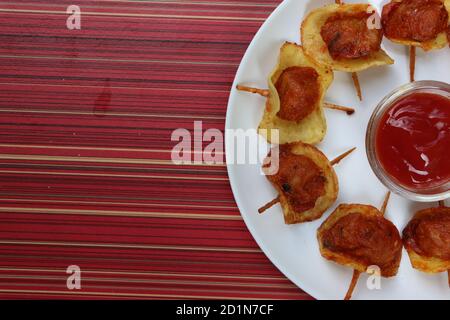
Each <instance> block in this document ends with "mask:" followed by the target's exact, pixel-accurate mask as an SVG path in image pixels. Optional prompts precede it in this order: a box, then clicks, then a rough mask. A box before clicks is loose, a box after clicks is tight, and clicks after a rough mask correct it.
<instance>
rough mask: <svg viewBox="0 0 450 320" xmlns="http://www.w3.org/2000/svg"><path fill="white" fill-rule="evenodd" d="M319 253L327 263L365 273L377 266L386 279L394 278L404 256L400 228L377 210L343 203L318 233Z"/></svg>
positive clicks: (366, 206) (367, 206)
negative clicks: (328, 261) (371, 267)
mask: <svg viewBox="0 0 450 320" xmlns="http://www.w3.org/2000/svg"><path fill="white" fill-rule="evenodd" d="M317 238H318V241H319V247H320V253H321V254H322V256H323V257H324V258H326V259H328V260H331V261H334V262H336V263H338V264H341V265H344V266H348V267H351V268H353V269H355V270H357V271H359V272H366V271H367V269H368V267H370V266H373V265H375V266H378V267H379V268H380V271H381V275H382V276H383V277H392V276H395V275H396V274H397V272H398V268H399V266H400V260H401V256H402V240H401V237H400V234H399V232H398V230H397V228H396V227H395V226H394V225H393V224H392V222H390V221H389V220H387V219H385V218H384V217H383V214H382V213H381V212H380V211H379V210H378V209H377V208H375V207H372V206H369V205H361V204H341V205H339V206H338V208H337V209H336V210H335V211H334V212H333V213H332V214H331V215H330V217H328V219H327V220H325V222H324V223H323V224H322V225H321V226H320V228H319V230H318V232H317Z"/></svg>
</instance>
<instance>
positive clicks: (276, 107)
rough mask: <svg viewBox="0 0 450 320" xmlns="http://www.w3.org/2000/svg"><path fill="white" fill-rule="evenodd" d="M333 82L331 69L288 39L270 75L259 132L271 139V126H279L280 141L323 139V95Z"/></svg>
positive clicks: (324, 129)
mask: <svg viewBox="0 0 450 320" xmlns="http://www.w3.org/2000/svg"><path fill="white" fill-rule="evenodd" d="M332 82H333V72H332V70H330V69H329V68H327V67H325V66H322V65H319V64H318V63H316V62H315V61H314V60H313V59H311V58H310V57H309V56H308V55H307V54H305V53H304V51H303V48H302V47H301V46H299V45H296V44H294V43H289V42H286V43H285V44H284V45H283V46H282V47H281V50H280V56H279V61H278V65H277V67H276V68H275V70H274V71H273V72H272V74H271V75H270V76H269V96H268V100H267V103H266V108H265V112H264V116H263V119H262V120H261V123H260V124H259V128H258V131H259V133H260V134H262V135H263V136H264V137H266V139H267V140H268V141H269V142H271V143H272V136H271V131H270V130H272V129H278V130H279V143H280V144H284V143H291V142H297V141H301V142H304V143H311V144H316V143H319V142H320V141H322V139H323V138H324V137H325V134H326V131H327V124H326V119H325V115H324V112H323V104H324V97H325V93H326V91H327V89H328V87H329V86H330V85H331V83H332ZM277 89H278V90H277ZM299 95H300V96H302V97H301V98H298V96H299ZM280 96H281V99H280ZM282 102H283V105H282V104H281V103H282Z"/></svg>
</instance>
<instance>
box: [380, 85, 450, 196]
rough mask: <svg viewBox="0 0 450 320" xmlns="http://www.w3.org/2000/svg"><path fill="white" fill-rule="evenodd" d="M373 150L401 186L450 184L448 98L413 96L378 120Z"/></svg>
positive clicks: (449, 104)
mask: <svg viewBox="0 0 450 320" xmlns="http://www.w3.org/2000/svg"><path fill="white" fill-rule="evenodd" d="M375 140H376V141H375V149H376V150H375V151H376V154H377V157H378V160H379V161H380V163H381V165H382V167H383V168H384V170H385V171H386V172H387V173H388V174H389V175H390V176H391V177H393V178H395V180H397V181H398V182H399V183H400V184H401V185H403V186H404V187H407V188H409V189H414V190H420V189H427V188H431V187H435V186H442V185H444V184H445V183H448V182H449V181H450V99H448V98H446V97H444V96H441V95H437V94H432V93H412V94H410V95H408V96H406V97H404V98H401V99H400V100H399V101H396V102H395V103H394V104H393V105H392V106H391V107H390V108H389V109H388V110H387V111H386V112H385V113H384V114H383V115H382V117H381V119H380V122H379V125H378V129H377V132H376V139H375Z"/></svg>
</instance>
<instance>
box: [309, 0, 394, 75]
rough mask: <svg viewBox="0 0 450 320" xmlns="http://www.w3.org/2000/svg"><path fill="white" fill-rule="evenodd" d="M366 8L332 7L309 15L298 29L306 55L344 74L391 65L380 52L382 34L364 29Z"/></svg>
mask: <svg viewBox="0 0 450 320" xmlns="http://www.w3.org/2000/svg"><path fill="white" fill-rule="evenodd" d="M369 8H370V5H369V4H331V5H328V6H325V7H323V8H319V9H316V10H314V11H312V12H311V13H310V14H309V15H308V16H307V17H306V19H305V20H304V21H303V23H302V26H301V34H302V43H303V46H304V49H305V51H306V53H307V54H309V55H311V56H312V57H314V58H315V59H316V60H317V61H318V62H320V63H322V64H325V65H326V66H329V67H330V68H332V69H333V70H340V71H346V72H358V71H362V70H365V69H368V68H371V67H375V66H381V65H386V64H393V63H394V60H392V59H391V58H390V57H389V56H388V55H387V54H386V52H384V51H383V50H382V49H381V48H380V43H381V40H382V30H370V29H369V28H368V27H367V19H368V16H367V12H369ZM369 16H370V15H369Z"/></svg>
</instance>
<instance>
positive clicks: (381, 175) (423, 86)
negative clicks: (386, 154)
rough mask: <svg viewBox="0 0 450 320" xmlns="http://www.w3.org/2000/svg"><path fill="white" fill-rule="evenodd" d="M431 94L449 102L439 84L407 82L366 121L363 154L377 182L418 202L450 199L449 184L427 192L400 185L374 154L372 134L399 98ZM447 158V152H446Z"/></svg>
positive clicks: (449, 93)
mask: <svg viewBox="0 0 450 320" xmlns="http://www.w3.org/2000/svg"><path fill="white" fill-rule="evenodd" d="M417 92H422V93H433V94H437V95H441V96H444V97H446V98H448V99H450V85H449V84H448V83H444V82H439V81H416V82H412V83H408V84H406V85H404V86H401V87H400V88H398V89H396V90H394V91H392V92H391V93H389V94H388V95H387V96H386V97H385V98H384V99H383V100H382V101H381V102H380V103H379V104H378V106H377V107H376V108H375V110H374V112H373V114H372V117H371V118H370V120H369V124H368V126H367V133H366V152H367V158H368V159H369V163H370V166H371V167H372V170H373V172H374V173H375V175H376V176H377V177H378V179H379V180H380V181H381V183H383V184H384V185H385V186H386V187H387V188H388V189H389V190H391V191H392V192H394V193H396V194H398V195H400V196H402V197H404V198H407V199H410V200H413V201H419V202H433V201H440V200H445V199H448V198H449V197H450V182H447V183H444V184H443V185H439V186H433V187H430V188H428V189H417V190H416V189H411V188H408V187H406V186H404V185H402V184H400V183H399V182H398V181H397V180H396V179H395V178H394V177H392V176H391V175H390V174H389V173H388V172H386V170H385V169H384V168H383V166H382V164H381V163H380V161H379V159H378V157H377V154H376V144H375V143H376V134H377V131H378V126H379V124H380V120H381V118H382V117H383V115H384V114H385V112H386V111H387V110H389V109H390V107H392V106H393V105H394V103H396V102H397V101H399V100H400V99H402V98H404V97H406V96H408V95H410V94H412V93H417ZM449 155H450V151H449Z"/></svg>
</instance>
